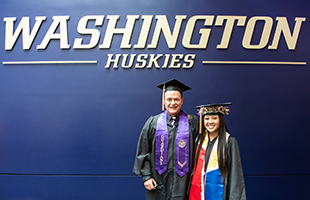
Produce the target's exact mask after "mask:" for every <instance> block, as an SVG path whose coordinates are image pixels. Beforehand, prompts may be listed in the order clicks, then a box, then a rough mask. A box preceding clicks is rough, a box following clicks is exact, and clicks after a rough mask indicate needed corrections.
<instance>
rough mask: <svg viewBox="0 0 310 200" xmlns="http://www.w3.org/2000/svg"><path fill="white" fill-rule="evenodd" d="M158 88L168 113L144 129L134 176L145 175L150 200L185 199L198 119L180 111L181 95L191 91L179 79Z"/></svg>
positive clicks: (148, 123)
mask: <svg viewBox="0 0 310 200" xmlns="http://www.w3.org/2000/svg"><path fill="white" fill-rule="evenodd" d="M157 87H159V88H161V89H163V102H164V103H163V105H164V107H165V108H166V110H165V111H164V112H162V113H161V114H158V115H156V116H151V117H150V118H149V119H148V120H147V122H146V123H145V125H144V127H143V128H142V131H141V134H140V138H139V141H138V145H137V153H136V159H135V164H134V168H133V173H135V174H137V175H139V176H142V179H143V182H144V186H145V188H146V199H147V200H168V199H169V200H185V199H187V196H186V191H187V187H188V184H189V179H190V173H191V171H192V168H193V158H194V153H193V146H194V140H195V138H196V136H197V134H198V119H197V117H196V116H193V115H190V114H187V113H185V112H184V111H182V110H181V107H182V104H183V100H184V98H183V94H182V93H183V92H184V91H186V90H189V89H191V88H189V87H188V86H186V85H184V84H183V83H181V82H179V81H177V80H176V79H172V80H169V81H167V82H165V83H163V84H160V85H158V86H157Z"/></svg>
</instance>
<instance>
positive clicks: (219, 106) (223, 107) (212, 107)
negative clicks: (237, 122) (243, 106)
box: [195, 102, 232, 133]
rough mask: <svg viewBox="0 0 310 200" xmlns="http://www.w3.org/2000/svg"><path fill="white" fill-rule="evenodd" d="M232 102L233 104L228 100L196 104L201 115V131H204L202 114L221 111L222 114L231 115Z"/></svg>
mask: <svg viewBox="0 0 310 200" xmlns="http://www.w3.org/2000/svg"><path fill="white" fill-rule="evenodd" d="M231 104H232V103H231V102H227V103H213V104H206V105H200V106H196V107H195V108H196V109H197V110H198V114H199V116H200V127H199V133H202V115H206V114H216V113H220V114H222V115H229V108H228V106H229V105H231Z"/></svg>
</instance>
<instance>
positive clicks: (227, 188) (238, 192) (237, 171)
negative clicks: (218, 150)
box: [205, 136, 246, 200]
mask: <svg viewBox="0 0 310 200" xmlns="http://www.w3.org/2000/svg"><path fill="white" fill-rule="evenodd" d="M214 142H215V140H213V141H211V142H210V143H209V144H208V147H207V149H206V157H205V159H206V163H207V162H208V160H209V158H210V153H211V151H212V148H213V145H214ZM227 152H228V154H229V155H228V156H229V158H230V165H231V166H230V172H229V174H228V177H227V184H224V193H223V200H231V199H233V200H246V193H245V183H244V178H243V172H242V166H241V159H240V153H239V146H238V142H237V140H236V138H234V137H232V136H230V137H229V139H228V143H227Z"/></svg>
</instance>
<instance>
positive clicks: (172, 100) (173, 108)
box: [165, 90, 184, 117]
mask: <svg viewBox="0 0 310 200" xmlns="http://www.w3.org/2000/svg"><path fill="white" fill-rule="evenodd" d="M183 100H184V98H183V97H182V96H181V93H180V92H179V91H175V90H172V91H167V92H166V93H165V108H166V110H167V112H168V114H169V115H170V116H172V117H175V116H176V115H177V114H179V112H180V110H181V107H182V104H183Z"/></svg>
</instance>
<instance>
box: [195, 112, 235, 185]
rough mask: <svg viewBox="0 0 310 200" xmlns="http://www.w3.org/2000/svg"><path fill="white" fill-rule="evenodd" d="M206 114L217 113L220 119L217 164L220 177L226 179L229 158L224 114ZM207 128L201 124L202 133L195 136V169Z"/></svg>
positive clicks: (228, 169)
mask: <svg viewBox="0 0 310 200" xmlns="http://www.w3.org/2000/svg"><path fill="white" fill-rule="evenodd" d="M208 115H218V116H219V119H220V126H219V135H218V140H219V141H218V147H217V153H218V165H219V170H220V173H221V175H222V179H223V180H226V178H227V176H228V173H229V171H230V158H229V155H228V153H227V147H226V146H227V145H226V144H227V142H226V132H228V133H229V131H228V129H227V126H226V123H225V119H224V116H223V115H222V114H219V113H216V114H208ZM203 121H204V116H203ZM206 133H207V130H206V128H205V127H204V125H203V126H202V133H201V134H199V135H198V138H197V143H196V148H195V149H196V151H195V152H196V156H195V167H194V169H196V166H197V162H198V157H199V153H200V150H201V147H202V144H203V141H204V139H205V137H206Z"/></svg>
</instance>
